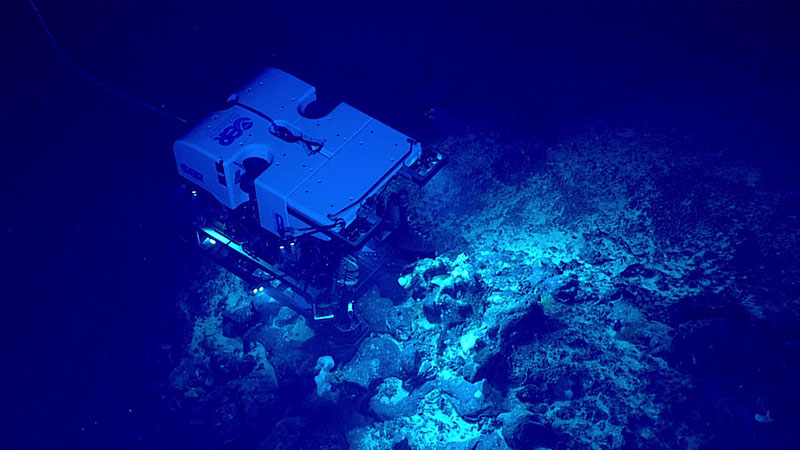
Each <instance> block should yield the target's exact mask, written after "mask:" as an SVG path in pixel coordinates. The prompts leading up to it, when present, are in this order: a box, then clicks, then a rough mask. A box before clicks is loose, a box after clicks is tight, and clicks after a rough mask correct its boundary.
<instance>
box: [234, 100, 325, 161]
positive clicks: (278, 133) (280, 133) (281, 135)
mask: <svg viewBox="0 0 800 450" xmlns="http://www.w3.org/2000/svg"><path fill="white" fill-rule="evenodd" d="M231 103H232V104H234V105H236V106H239V107H242V108H244V109H246V110H248V111H250V112H251V113H253V114H255V115H257V116H259V117H261V118H262V119H264V120H266V121H267V122H269V123H270V125H272V127H273V128H274V131H271V132H270V133H271V134H273V135H274V136H275V137H277V138H278V139H282V140H284V141H286V142H290V143H291V142H302V143H303V144H305V146H306V147H307V148H308V150H309V151H310V152H311V154H312V155H313V154H316V153H319V152H320V151H322V147H323V146H324V145H325V144H324V143H322V142H314V141H312V140H310V139H306V138H304V137H303V136H297V135H295V134H293V133H292V132H291V130H289V129H288V128H286V127H284V126H281V125H278V124H277V123H276V122H275V120H274V119H273V118H272V117H270V116H268V115H266V114H264V113H263V112H262V111H259V110H257V109H255V108H253V107H252V106H249V105H245V104H244V103H239V101H238V100H234V101H232V102H231Z"/></svg>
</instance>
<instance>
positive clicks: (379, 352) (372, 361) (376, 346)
mask: <svg viewBox="0 0 800 450" xmlns="http://www.w3.org/2000/svg"><path fill="white" fill-rule="evenodd" d="M399 355H400V347H399V346H398V345H397V344H396V343H394V341H392V340H391V339H389V338H386V337H368V338H366V339H364V341H363V342H362V343H361V345H360V346H359V347H358V350H357V351H356V354H355V356H353V359H351V360H350V361H349V362H348V363H347V364H346V365H345V366H344V367H343V368H342V380H343V381H346V382H349V383H353V384H357V385H359V386H361V387H363V388H365V389H369V387H370V386H371V385H372V384H373V383H375V382H377V381H380V380H383V379H384V378H388V377H399V376H400V375H401V374H402V372H403V367H402V360H401V358H399V357H398V356H399Z"/></svg>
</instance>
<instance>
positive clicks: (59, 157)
mask: <svg viewBox="0 0 800 450" xmlns="http://www.w3.org/2000/svg"><path fill="white" fill-rule="evenodd" d="M39 6H40V9H41V12H42V15H43V16H44V17H45V18H46V19H47V21H48V24H49V26H50V28H51V31H52V32H53V34H54V35H55V36H56V38H57V39H58V40H59V43H60V45H61V46H62V47H63V49H64V50H65V51H66V53H68V54H69V55H70V56H71V57H72V59H73V60H74V61H75V63H76V64H78V65H79V66H80V67H82V68H83V69H84V70H86V71H87V72H89V73H91V74H92V75H93V76H95V77H96V78H98V79H101V80H103V81H104V82H106V83H108V84H110V85H113V86H114V87H116V88H118V89H120V90H122V91H124V92H126V93H127V94H129V95H131V96H133V97H136V98H138V99H141V100H144V101H146V102H149V103H153V104H155V105H157V106H161V105H162V104H163V105H164V108H165V110H167V111H169V112H171V113H174V114H178V115H180V116H182V117H185V118H187V119H188V120H189V121H190V122H193V121H196V120H199V119H200V118H202V117H203V116H204V115H205V114H207V113H208V112H209V111H212V110H214V109H215V108H218V107H219V106H220V105H221V104H222V101H223V100H224V99H225V98H226V97H227V96H228V94H229V93H231V92H233V91H234V90H236V89H238V87H239V86H240V85H242V84H243V83H245V82H246V81H248V80H249V79H250V78H251V77H252V76H253V75H254V74H256V73H257V72H259V71H260V70H261V69H262V68H264V67H267V66H276V67H280V68H282V69H283V70H286V71H288V72H290V73H292V74H295V75H297V76H298V77H300V78H302V79H304V80H306V81H308V82H310V83H312V84H314V85H315V86H317V88H318V90H319V91H320V92H321V93H322V94H323V95H325V94H327V95H329V96H331V97H332V98H337V99H339V98H340V99H346V100H347V101H348V102H349V103H351V104H353V105H354V106H356V107H358V108H360V109H362V110H364V111H367V112H369V113H370V114H372V115H374V116H376V117H377V118H379V119H380V120H382V121H384V122H386V123H388V124H391V125H392V126H394V127H396V128H398V129H401V130H403V131H405V132H407V133H409V134H412V135H417V136H425V137H430V139H434V138H438V137H441V135H442V134H446V133H447V132H448V130H449V129H450V128H449V127H448V126H447V125H436V124H434V125H432V124H431V123H430V121H428V119H426V118H425V115H424V113H425V112H426V111H428V110H429V109H430V108H436V109H437V110H441V111H460V112H461V115H459V116H455V115H453V116H451V117H447V118H446V119H442V122H443V123H448V124H449V123H452V122H460V123H461V125H463V124H464V123H467V124H469V123H475V124H481V126H489V127H491V128H494V129H496V130H498V132H500V133H505V134H506V135H512V136H519V137H520V138H521V139H535V140H536V141H537V142H539V143H541V145H542V146H544V147H546V146H549V145H555V144H557V143H558V142H559V141H560V140H561V139H563V138H564V137H565V136H569V135H570V133H572V132H574V130H575V128H576V124H579V123H585V122H586V121H593V122H597V123H601V124H602V123H614V122H619V121H628V122H637V123H638V122H642V123H647V125H648V126H650V127H652V128H653V129H655V130H660V131H662V132H664V133H674V134H679V135H684V136H692V139H694V140H695V141H696V142H703V143H704V145H705V147H704V148H706V149H707V148H715V149H721V150H724V151H725V152H726V154H728V155H731V157H734V158H737V159H738V160H740V161H744V162H746V163H747V164H751V165H753V166H755V167H758V168H760V169H762V170H763V171H764V174H765V176H764V182H765V183H767V184H768V185H770V186H774V188H775V189H796V187H797V184H796V181H797V178H796V177H797V174H798V167H800V166H799V165H800V156H798V155H800V153H799V152H798V149H799V148H800V131H798V130H800V108H798V106H800V90H798V82H800V79H799V78H800V53H798V51H797V49H798V45H800V34H798V33H797V32H796V30H797V25H798V24H797V17H798V15H797V11H796V9H794V8H793V7H792V6H791V5H788V4H765V5H758V4H747V5H740V4H724V3H722V4H714V5H710V4H707V5H699V6H694V5H684V4H642V5H624V4H615V5H613V6H600V5H586V4H577V5H563V6H562V5H556V4H541V5H532V6H523V5H519V4H503V5H488V4H481V3H469V4H466V5H458V4H454V3H453V4H451V3H441V4H433V5H428V4H424V3H415V2H409V3H405V4H399V3H397V4H395V3H392V4H383V5H367V4H360V3H355V4H353V3H348V4H343V5H342V4H337V3H328V2H320V3H311V4H306V5H302V6H300V5H292V4H290V3H278V4H264V5H262V4H233V5H224V6H223V5H206V4H194V3H185V4H184V3H181V4H178V5H157V4H143V5H139V4H136V3H115V4H102V3H80V4H66V3H51V2H42V4H40V5H39ZM0 9H2V12H0V17H2V19H0V20H1V21H2V24H3V25H2V27H0V30H2V31H0V33H1V34H0V38H1V40H0V42H3V44H2V55H3V56H2V61H3V64H2V66H3V69H2V74H3V77H2V79H3V83H2V90H3V95H2V96H3V102H2V108H0V114H1V115H0V117H2V120H1V121H0V127H2V128H0V131H1V132H2V144H0V145H1V147H0V148H2V149H3V157H4V165H3V166H4V167H5V173H4V175H3V177H2V184H3V193H4V195H3V198H2V211H3V214H2V217H3V226H2V232H3V235H4V239H3V241H4V245H3V247H4V250H3V254H4V256H5V261H6V264H5V265H4V266H5V270H4V273H5V275H6V277H7V280H6V282H5V285H6V290H5V292H6V294H5V295H4V296H3V297H4V301H3V304H4V307H5V311H4V314H3V316H4V318H5V319H6V322H7V324H6V325H4V326H3V342H4V344H5V348H6V349H5V350H4V356H6V357H7V358H8V362H7V363H6V364H4V372H6V376H7V379H6V381H5V382H4V383H3V384H4V386H3V387H4V389H3V391H4V394H3V405H4V406H3V409H4V410H5V412H6V414H5V416H6V418H5V419H4V422H5V425H6V426H5V427H4V428H5V429H6V430H7V431H5V432H3V437H2V440H4V441H5V440H8V441H9V443H8V445H6V446H4V447H6V448H120V447H123V448H127V447H131V448H142V447H144V448H173V447H175V446H177V445H180V446H181V447H186V446H188V445H191V444H192V443H194V444H195V445H198V446H201V447H202V446H203V444H202V443H203V442H206V441H204V440H203V439H204V436H203V433H202V432H198V431H197V430H196V429H194V428H192V426H191V425H190V424H189V419H188V418H187V417H186V416H185V415H181V414H175V413H172V412H170V411H169V409H168V405H167V402H166V400H165V398H166V396H167V392H168V385H167V376H168V374H169V373H170V371H171V370H172V369H173V368H174V367H175V366H176V364H177V360H178V359H179V358H180V355H181V353H180V349H181V345H182V342H184V340H185V338H186V336H187V333H188V331H189V327H190V326H191V324H189V323H187V322H186V321H185V320H184V319H183V318H182V316H181V315H180V314H179V311H178V310H177V306H176V298H177V297H178V296H179V295H180V294H181V293H183V292H185V291H186V290H187V289H189V287H190V286H191V285H192V283H193V282H194V281H195V279H196V278H197V273H198V271H199V270H200V267H201V266H202V264H203V261H202V260H199V259H198V257H197V255H196V254H195V253H194V252H193V251H192V250H191V249H190V247H189V246H188V245H187V244H186V243H185V242H183V241H182V240H181V239H180V235H181V231H182V230H183V229H184V227H185V226H186V224H187V217H186V215H185V211H184V209H183V204H182V202H181V200H180V195H179V190H178V185H179V180H178V177H177V174H176V171H175V168H174V161H173V156H172V151H171V144H172V141H173V140H175V139H176V138H178V137H179V136H180V135H181V134H182V133H183V132H184V131H185V130H186V129H187V128H186V127H185V126H184V125H182V124H180V123H178V122H174V121H170V120H168V119H165V118H164V117H162V116H159V115H156V114H152V113H151V112H148V111H147V110H144V109H142V108H139V107H137V106H135V105H132V104H130V103H126V102H125V101H123V100H120V99H119V98H117V97H114V96H111V95H109V94H108V93H107V92H105V91H103V90H101V89H98V88H97V87H96V86H94V85H92V84H90V83H88V82H86V80H84V79H82V78H80V77H79V76H78V75H77V74H76V73H75V72H73V71H72V70H71V69H70V67H69V66H68V65H66V64H65V63H64V61H62V60H61V59H59V58H58V55H57V53H56V52H55V51H54V50H53V49H52V47H51V46H50V44H49V42H48V41H47V39H46V37H45V35H44V34H43V32H42V30H41V28H40V27H39V24H38V23H37V21H36V19H35V16H34V14H33V13H32V11H31V10H30V8H29V7H28V5H27V4H26V3H24V2H14V3H4V4H3V5H2V6H0ZM464 111H467V113H464ZM443 114H445V113H443ZM706 144H707V145H706ZM456 157H457V156H456ZM794 213H795V214H796V211H794ZM787 214H789V212H788V211H787ZM796 250H797V249H787V251H788V252H792V251H796ZM773 270H776V271H778V270H780V267H774V268H773ZM776 277H778V278H779V276H777V275H776ZM767 334H769V333H767ZM742 339H743V340H744V341H747V337H746V336H743V337H742ZM759 339H769V338H767V337H763V336H761V337H759ZM785 339H786V340H787V341H788V340H791V339H795V337H792V336H789V337H786V338H785ZM698 345H700V344H698ZM4 359H5V358H4ZM741 365H745V366H746V364H740V365H736V367H740V366H741ZM776 428H777V427H776ZM795 433H796V432H794V431H792V430H791V429H790V428H786V427H784V428H780V431H779V432H777V433H776V434H775V435H769V437H768V438H764V439H765V441H764V442H769V443H770V444H769V445H770V446H776V445H777V446H782V447H784V448H791V447H793V446H794V445H795V444H794V442H795V440H794V439H795V438H796V437H797V436H796V434H795ZM767 434H769V433H767ZM192 436H194V437H192ZM762 437H763V436H762ZM195 438H196V439H199V442H194V439H195Z"/></svg>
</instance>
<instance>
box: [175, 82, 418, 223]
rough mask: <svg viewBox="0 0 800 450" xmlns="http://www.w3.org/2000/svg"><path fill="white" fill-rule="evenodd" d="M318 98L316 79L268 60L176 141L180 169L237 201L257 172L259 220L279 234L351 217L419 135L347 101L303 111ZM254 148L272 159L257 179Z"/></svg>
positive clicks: (409, 154)
mask: <svg viewBox="0 0 800 450" xmlns="http://www.w3.org/2000/svg"><path fill="white" fill-rule="evenodd" d="M315 99H316V96H315V89H314V87H313V86H311V85H309V84H307V83H305V82H303V81H301V80H299V79H297V78H295V77H293V76H291V75H289V74H287V73H285V72H283V71H280V70H278V69H273V68H270V69H266V70H264V71H263V72H262V73H261V74H259V75H258V76H257V77H256V78H255V79H254V80H253V81H252V82H251V83H249V84H248V85H247V86H245V87H244V88H243V89H242V90H240V91H239V92H238V93H236V94H234V95H232V96H231V100H232V106H231V107H230V108H228V109H226V110H224V111H220V112H217V113H214V114H212V115H210V116H209V117H207V118H206V119H205V120H203V121H201V122H200V123H199V124H198V125H197V126H195V127H194V128H193V129H192V130H191V131H189V132H188V133H187V134H186V135H185V136H183V137H182V138H181V139H179V140H177V141H176V142H175V145H174V151H175V160H176V162H177V165H178V170H179V172H180V174H181V175H182V176H183V177H185V178H186V179H188V180H189V181H191V182H192V183H194V184H196V185H198V186H199V187H200V188H202V189H204V190H205V191H207V192H208V193H210V194H211V195H213V196H214V197H215V198H216V199H217V200H218V201H219V202H220V203H221V204H222V205H224V206H226V207H228V208H231V209H234V208H236V207H237V206H239V205H241V204H242V203H244V202H246V201H248V200H249V199H250V197H251V196H250V194H248V192H246V188H247V187H246V186H245V189H243V186H242V181H243V180H248V181H246V183H250V182H252V184H253V185H254V197H255V200H256V202H257V210H258V217H259V221H260V225H261V227H263V228H264V229H266V230H268V231H270V232H271V233H273V234H275V235H277V236H281V237H282V236H283V235H284V234H285V233H286V231H287V230H290V229H303V228H308V227H325V226H330V225H332V224H334V223H335V222H336V221H337V220H338V221H339V222H340V223H341V221H342V220H343V221H344V222H345V223H346V224H350V223H351V222H352V221H353V220H354V219H355V217H356V212H357V211H358V207H359V206H360V203H363V201H364V200H366V199H367V198H369V197H370V196H371V195H373V194H375V193H376V192H377V191H378V190H379V189H380V188H381V187H382V186H383V185H384V184H385V183H386V182H387V181H388V180H389V179H390V178H391V177H392V176H393V175H395V174H396V173H397V172H398V171H399V170H400V169H402V168H403V166H404V165H405V166H408V165H411V164H412V163H413V162H414V161H415V160H416V159H417V158H418V156H419V154H420V151H421V149H420V145H419V144H417V143H416V142H415V141H413V140H412V139H410V138H409V137H408V136H406V135H404V134H402V133H400V132H398V131H397V130H394V129H392V128H391V127H389V126H387V125H385V124H383V123H381V122H379V121H377V120H375V119H373V118H372V117H370V116H368V115H366V114H364V113H362V112H361V111H359V110H357V109H355V108H353V107H352V106H350V105H348V104H346V103H340V104H339V105H338V106H337V107H336V108H334V109H333V110H332V111H331V112H330V113H329V114H328V115H327V116H325V117H321V118H309V117H305V116H304V114H303V113H304V110H305V107H306V106H307V105H309V104H310V103H311V102H313V101H314V100H315ZM249 158H259V159H261V160H263V163H262V165H261V166H262V167H264V166H267V168H266V170H264V171H263V172H261V173H260V174H258V175H257V176H256V177H255V178H254V179H253V180H249V179H248V177H247V176H246V174H245V172H246V171H245V166H246V165H247V164H246V163H245V160H246V159H249ZM250 161H253V160H250ZM250 167H252V166H250ZM248 170H249V169H248ZM252 175H253V174H252V173H251V174H250V177H251V178H252Z"/></svg>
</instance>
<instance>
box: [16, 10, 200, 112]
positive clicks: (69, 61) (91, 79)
mask: <svg viewBox="0 0 800 450" xmlns="http://www.w3.org/2000/svg"><path fill="white" fill-rule="evenodd" d="M28 1H29V3H30V5H31V8H32V9H33V12H34V14H36V18H37V19H38V20H39V24H40V25H41V26H42V30H44V33H45V35H47V39H48V40H50V44H52V46H53V48H54V49H55V50H56V52H58V54H59V56H61V59H63V60H64V62H66V63H67V64H68V65H69V66H70V67H72V69H73V70H75V71H76V72H78V74H79V75H80V76H82V77H83V78H85V79H86V80H88V81H89V82H90V83H93V84H94V85H96V86H99V87H101V88H103V89H105V90H106V91H108V92H110V93H112V94H114V95H116V96H118V97H120V98H123V99H125V100H128V101H129V102H131V103H134V104H136V105H139V106H141V107H142V108H147V109H149V110H151V111H155V112H157V113H158V114H161V115H162V116H165V117H169V118H171V119H175V120H177V121H178V122H181V123H187V121H186V119H184V118H183V117H180V116H177V115H175V114H171V113H168V112H166V111H164V110H161V109H159V108H156V107H155V106H153V105H150V104H147V103H145V102H143V101H141V100H137V99H135V98H133V97H131V96H130V95H128V94H125V93H124V92H122V91H119V90H117V89H115V88H113V87H111V86H109V85H107V84H105V83H103V82H101V81H99V80H98V79H96V78H95V77H93V76H91V75H89V74H88V73H87V72H85V71H84V70H83V69H81V68H80V67H78V66H77V65H76V64H75V63H74V62H72V59H70V57H69V56H67V54H66V53H64V51H63V50H62V49H61V47H60V46H59V45H58V42H57V41H56V38H55V37H54V36H53V33H51V32H50V28H49V27H48V26H47V23H46V22H45V21H44V18H43V17H42V15H41V13H39V8H37V7H36V3H34V2H33V0H28Z"/></svg>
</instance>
